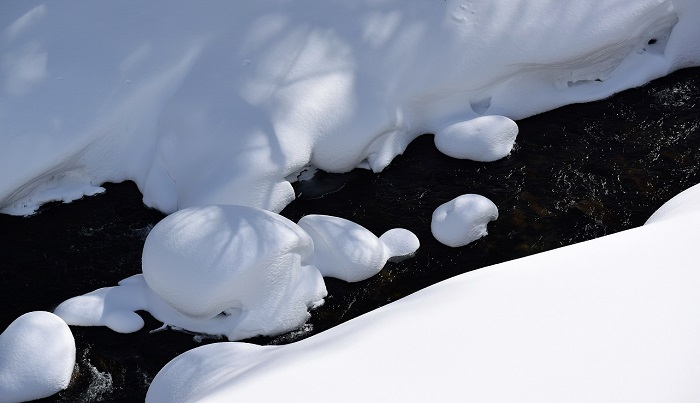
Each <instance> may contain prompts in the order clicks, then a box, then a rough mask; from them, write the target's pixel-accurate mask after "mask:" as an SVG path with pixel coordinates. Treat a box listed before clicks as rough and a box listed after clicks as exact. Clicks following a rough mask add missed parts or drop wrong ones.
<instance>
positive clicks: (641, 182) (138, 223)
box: [0, 69, 700, 402]
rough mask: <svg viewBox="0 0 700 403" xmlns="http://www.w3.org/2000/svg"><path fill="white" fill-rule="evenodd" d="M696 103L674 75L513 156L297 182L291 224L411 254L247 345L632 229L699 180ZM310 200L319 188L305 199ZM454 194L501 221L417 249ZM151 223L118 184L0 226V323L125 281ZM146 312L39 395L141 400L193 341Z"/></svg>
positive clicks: (421, 142) (428, 145)
mask: <svg viewBox="0 0 700 403" xmlns="http://www.w3.org/2000/svg"><path fill="white" fill-rule="evenodd" d="M698 93H700V72H698V70H697V69H694V70H686V71H682V72H679V73H676V74H674V75H672V76H670V77H668V78H664V79H661V80H658V81H655V82H654V83H652V84H651V85H649V86H646V87H644V88H641V89H636V90H631V91H627V92H624V93H622V94H619V95H617V96H615V97H613V98H610V99H608V100H605V101H601V102H596V103H588V104H582V105H573V106H569V107H565V108H562V109H559V110H556V111H552V112H548V113H544V114H541V115H538V116H535V117H533V118H530V119H526V120H522V121H519V122H518V123H519V125H520V128H521V137H520V141H519V142H518V147H517V149H516V151H515V152H514V153H513V154H512V155H511V157H509V158H507V159H504V160H500V161H497V162H493V163H474V162H470V161H460V160H454V159H451V158H448V157H445V156H444V155H442V154H441V153H440V152H439V151H438V150H436V149H435V148H434V146H433V145H432V139H431V138H430V136H426V137H421V138H419V139H418V140H417V141H416V142H415V143H414V144H412V145H411V146H409V148H408V149H407V152H406V153H405V154H404V155H403V156H401V157H399V158H398V159H397V160H396V161H395V162H394V164H393V165H391V166H390V167H389V168H388V169H387V170H385V171H384V172H382V173H381V174H379V175H374V174H372V173H370V172H367V171H363V170H359V171H356V172H354V173H352V174H346V175H336V176H333V175H320V176H318V177H317V181H316V182H314V186H315V187H314V188H312V187H310V183H306V184H303V185H304V186H299V187H298V191H300V192H305V194H302V195H301V196H300V198H299V200H297V201H295V202H294V203H292V204H291V205H290V206H289V207H288V208H287V209H285V210H284V211H283V214H285V215H286V216H287V217H289V218H290V219H292V220H298V219H299V218H300V217H301V216H303V215H304V214H310V213H323V214H332V215H337V216H342V217H347V218H352V219H353V220H355V221H357V222H359V223H361V224H363V225H365V226H367V227H368V228H370V229H372V230H373V231H375V232H377V233H381V232H382V231H383V230H386V229H388V228H390V227H391V226H392V225H394V223H395V222H397V221H399V220H401V222H402V223H403V224H404V225H406V226H407V228H409V229H411V230H412V231H414V232H416V234H418V236H419V238H420V239H421V241H422V247H421V249H420V251H419V254H418V255H417V256H416V257H415V258H413V259H409V260H405V261H403V262H400V263H389V264H388V265H387V267H385V268H384V270H383V271H382V272H380V273H379V274H378V275H377V276H375V277H373V278H371V279H369V280H366V281H364V282H361V283H354V284H348V283H345V282H342V281H331V280H328V281H327V286H328V291H329V297H328V298H327V299H326V303H325V305H324V306H322V307H321V308H319V309H317V310H316V311H314V312H313V313H312V318H311V320H310V322H309V325H308V326H306V327H304V328H303V329H302V331H298V332H292V333H290V334H285V335H281V336H278V337H273V338H258V339H255V340H254V341H255V342H256V343H261V344H284V343H288V342H291V341H295V340H300V339H303V338H304V337H308V336H311V335H314V334H317V333H319V332H321V331H323V330H324V329H328V328H331V327H332V326H334V325H336V324H338V323H342V322H345V321H347V320H349V319H351V318H354V317H356V316H358V315H361V314H363V313H366V312H368V311H370V310H372V309H376V308H377V307H379V306H382V305H385V304H387V303H389V302H391V301H394V300H396V299H399V298H401V297H403V296H405V295H407V294H409V293H411V292H414V291H416V290H419V289H421V288H424V287H426V286H428V285H430V284H433V283H435V282H437V281H440V280H442V279H446V278H449V277H452V276H454V275H458V274H460V273H463V272H465V271H469V270H473V269H476V268H479V267H483V266H485V265H489V264H495V263H498V262H502V261H504V260H509V259H514V258H518V257H523V256H527V255H530V254H532V253H536V252H540V251H544V250H549V249H552V248H557V247H559V246H563V245H567V244H570V243H573V242H580V241H583V240H586V239H590V238H593V237H598V236H601V235H605V234H610V233H613V232H616V231H620V230H623V229H626V228H630V227H631V226H638V225H641V224H643V223H644V221H645V220H646V219H647V218H648V216H649V215H650V214H651V213H652V212H653V211H654V210H655V209H656V208H658V207H659V206H660V205H661V204H662V203H663V202H664V201H665V200H668V199H669V198H671V197H672V196H673V195H675V194H676V193H678V192H680V191H681V190H683V189H684V188H686V187H689V186H691V185H693V184H694V183H698V182H700V175H698V170H699V169H698V167H699V166H700V164H698V161H700V136H699V135H698V130H700V127H698V126H699V125H698V124H697V121H698V117H699V116H700V104H699V103H698V101H697V95H696V94H698ZM611 134H612V137H611V136H610V135H611ZM561 150H565V152H564V153H563V154H562V153H561ZM560 155H561V157H560V158H554V157H555V156H560ZM608 161H615V163H614V164H613V165H605V164H604V163H605V162H608ZM670 177H673V178H675V180H674V181H670V180H668V179H667V178H670ZM550 183H558V184H561V186H549V185H548V184H550ZM298 185H302V184H298ZM513 189H517V191H515V192H514V191H513ZM313 190H317V191H319V192H332V193H328V194H326V195H325V197H323V198H315V197H317V196H318V194H314V193H313V192H312V191H313ZM465 190H468V191H475V192H478V193H481V194H484V195H487V196H488V197H489V198H491V199H492V200H494V202H495V203H496V204H497V205H499V206H500V217H499V220H497V221H495V222H493V223H491V224H490V226H489V235H488V236H487V237H486V238H483V239H481V240H480V241H477V242H475V243H473V244H470V245H468V246H467V247H463V248H457V249H452V248H448V247H445V246H443V245H441V244H439V243H438V242H437V241H435V240H433V239H431V238H432V236H431V234H430V230H429V226H430V216H431V214H432V212H433V209H434V208H435V207H436V206H438V205H439V204H441V203H443V202H445V201H447V200H450V199H451V198H453V197H455V196H457V195H459V194H461V193H463V192H464V191H465ZM509 206H510V207H509ZM161 218H162V215H161V214H159V213H158V212H157V211H153V210H148V209H145V208H144V207H143V206H142V205H141V202H140V194H139V193H138V191H137V190H136V188H135V186H133V184H121V185H108V186H107V192H106V193H105V194H103V195H98V196H95V197H91V198H85V199H83V200H80V201H76V202H74V203H71V204H54V205H51V206H47V208H46V209H45V210H44V211H43V212H42V213H40V214H38V215H36V216H33V217H28V218H22V217H11V216H0V228H2V231H0V237H2V242H3V245H6V248H3V249H2V250H0V254H2V256H3V262H5V263H4V266H3V272H2V273H3V276H4V277H3V281H4V283H3V284H4V286H3V294H2V295H1V296H0V299H1V300H2V301H3V303H4V304H5V306H6V309H4V310H3V313H2V316H0V320H1V323H2V324H1V325H0V327H3V328H4V327H5V326H7V325H8V324H9V323H10V322H11V321H12V320H14V319H15V318H16V317H18V316H19V315H21V314H23V313H24V312H26V311H30V310H52V309H53V307H55V305H57V304H58V303H60V302H61V301H63V300H65V299H67V298H70V297H72V296H75V295H80V294H83V293H86V292H89V291H92V290H94V289H96V288H99V287H103V286H112V285H115V284H116V282H117V281H119V280H121V279H122V278H125V277H128V276H130V275H132V274H136V273H138V272H139V271H140V258H141V248H142V247H143V240H144V237H145V234H146V232H147V231H148V229H149V227H150V226H151V225H153V224H154V223H155V222H157V221H158V220H160V219H161ZM145 318H146V322H147V323H146V328H145V329H144V330H143V331H141V332H138V333H135V334H128V335H119V334H115V333H113V332H112V331H111V330H108V329H105V328H81V327H73V328H72V330H73V332H74V335H75V337H76V343H77V345H78V354H77V363H78V367H79V369H80V374H81V376H80V377H79V378H77V381H76V383H75V384H74V385H73V386H72V387H71V388H70V389H69V390H68V391H65V392H62V393H61V394H59V395H56V396H55V397H54V399H55V400H59V401H66V402H68V401H70V402H74V401H90V400H91V399H92V400H94V399H95V398H97V397H100V396H102V397H103V398H105V399H106V400H108V401H109V400H116V401H118V400H124V399H129V400H139V399H142V398H143V396H144V395H145V392H146V389H147V386H148V382H149V381H150V379H151V378H152V377H153V376H155V374H156V372H158V370H160V368H161V367H162V366H163V365H165V364H166V363H167V362H168V361H169V360H170V359H171V358H173V357H175V356H176V355H177V354H180V353H182V352H184V351H187V350H189V349H192V348H194V347H197V346H199V345H201V344H200V343H198V342H194V341H193V337H192V336H191V335H188V334H184V333H179V332H174V331H164V332H157V333H152V334H149V330H152V329H156V328H158V327H159V326H160V324H159V323H158V322H157V321H155V320H153V319H151V318H149V317H148V316H145ZM435 338H436V340H440V335H439V334H437V335H436V336H435ZM212 341H215V340H204V341H203V343H205V344H206V343H211V342H212Z"/></svg>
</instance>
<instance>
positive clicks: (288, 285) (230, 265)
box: [55, 205, 419, 340]
mask: <svg viewBox="0 0 700 403" xmlns="http://www.w3.org/2000/svg"><path fill="white" fill-rule="evenodd" d="M307 231H308V232H307ZM385 241H386V242H385ZM418 246H419V241H418V238H417V237H416V236H415V235H414V234H413V233H412V232H410V231H408V230H405V229H400V228H395V229H392V230H389V231H387V232H386V233H385V234H383V235H382V236H381V237H379V238H378V237H377V236H375V235H374V234H373V233H371V232H370V231H369V230H367V229H366V228H364V227H362V226H360V225H358V224H356V223H354V222H351V221H348V220H345V219H342V218H339V217H331V216H322V215H308V216H305V217H303V218H302V219H301V220H299V224H295V223H293V222H292V221H290V220H288V219H286V218H284V217H282V216H280V215H279V214H276V213H272V212H269V211H266V210H261V209H257V208H254V207H245V206H230V205H214V206H205V207H190V208H187V209H183V210H180V211H178V212H176V213H173V214H171V215H169V216H168V217H166V218H164V219H163V220H162V221H160V222H159V223H158V224H156V225H155V226H154V227H153V229H152V230H151V232H150V233H149V234H148V236H147V238H146V242H145V245H144V249H143V258H142V269H143V275H136V276H132V277H129V278H127V279H124V280H122V281H121V282H120V283H119V285H118V286H116V287H105V288H101V289H98V290H95V291H93V292H91V293H88V294H85V295H81V296H77V297H74V298H71V299H69V300H66V301H64V302H63V303H61V304H60V305H59V306H58V307H57V308H56V310H55V313H56V315H58V316H60V317H61V318H62V319H63V320H65V321H66V323H68V324H70V325H77V326H107V327H109V328H110V329H112V330H114V331H117V332H121V333H130V332H135V331H137V330H139V329H141V328H142V327H143V325H144V321H143V319H142V318H141V317H140V316H139V315H138V314H137V313H136V311H139V310H145V311H148V312H150V313H151V314H152V315H153V316H154V317H155V318H156V319H158V320H160V321H162V322H163V323H164V324H166V325H169V326H172V327H174V328H181V329H186V330H189V331H192V332H197V333H205V334H210V335H225V336H226V337H227V338H228V339H229V340H241V339H245V338H249V337H253V336H257V335H275V334H279V333H283V332H286V331H290V330H294V329H296V328H298V327H300V326H301V325H302V324H304V322H306V320H307V319H308V318H309V312H308V311H309V309H312V308H315V307H317V306H319V305H321V304H322V303H323V298H324V297H325V296H326V294H327V292H326V286H325V283H324V282H323V278H322V275H324V276H332V277H336V278H340V279H342V280H345V281H360V280H365V279H367V278H369V277H371V276H373V275H375V274H377V273H378V272H379V271H380V270H381V269H382V268H383V267H384V265H385V264H386V262H387V260H388V259H389V258H392V257H396V256H399V257H404V256H408V255H411V254H412V253H414V252H415V251H416V249H418ZM317 267H318V269H317Z"/></svg>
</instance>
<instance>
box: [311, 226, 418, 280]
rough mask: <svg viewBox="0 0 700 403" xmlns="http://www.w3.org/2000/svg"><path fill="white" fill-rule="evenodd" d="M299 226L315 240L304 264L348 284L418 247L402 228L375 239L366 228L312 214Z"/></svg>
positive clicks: (371, 274) (374, 272) (367, 275)
mask: <svg viewBox="0 0 700 403" xmlns="http://www.w3.org/2000/svg"><path fill="white" fill-rule="evenodd" d="M298 224H299V226H300V227H301V228H303V229H304V231H306V232H307V233H308V234H309V235H310V236H311V238H312V239H313V240H314V253H313V255H311V256H310V257H309V259H308V260H307V262H308V263H309V264H312V265H314V266H316V268H318V270H319V271H320V272H321V273H322V274H323V276H324V277H335V278H338V279H341V280H345V281H350V282H353V281H361V280H365V279H367V278H370V277H372V276H374V275H375V274H377V273H379V271H380V270H381V269H382V268H383V267H384V265H385V264H386V262H387V260H388V259H389V258H391V257H394V256H406V255H410V254H412V253H414V252H415V251H416V250H417V249H418V246H419V241H418V238H417V237H416V236H415V235H414V234H413V233H412V232H410V231H408V230H405V229H402V228H394V229H393V230H389V231H387V232H386V233H385V234H384V235H382V236H381V237H379V238H377V236H376V235H374V234H373V233H372V232H371V231H369V230H368V229H367V228H365V227H363V226H361V225H359V224H357V223H354V222H352V221H349V220H346V219H344V218H340V217H333V216H327V215H317V214H311V215H307V216H304V217H302V218H301V219H300V220H299V223H298ZM385 241H386V242H385Z"/></svg>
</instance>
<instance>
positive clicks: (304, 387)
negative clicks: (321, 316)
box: [146, 204, 700, 402]
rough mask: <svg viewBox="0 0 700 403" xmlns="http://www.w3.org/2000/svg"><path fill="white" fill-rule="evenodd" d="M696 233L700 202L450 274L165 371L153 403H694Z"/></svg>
mask: <svg viewBox="0 0 700 403" xmlns="http://www.w3.org/2000/svg"><path fill="white" fill-rule="evenodd" d="M698 225H700V208H698V204H695V208H694V209H688V210H686V211H684V212H683V213H681V214H678V215H676V216H674V217H669V218H668V219H666V220H662V221H658V222H655V223H653V224H648V225H645V226H642V227H639V228H635V229H632V230H628V231H624V232H621V233H617V234H614V235H609V236H605V237H602V238H598V239H595V240H592V241H588V242H583V243H580V244H576V245H572V246H567V247H564V248H560V249H556V250H553V251H549V252H546V253H541V254H537V255H533V256H529V257H526V258H522V259H518V260H514V261H510V262H506V263H502V264H498V265H495V266H490V267H487V268H483V269H479V270H476V271H472V272H469V273H466V274H463V275H460V276H457V277H454V278H452V279H450V280H447V281H444V282H441V283H438V284H436V285H433V286H431V287H429V288H427V289H424V290H422V291H419V292H417V293H415V294H412V295H410V296H408V297H405V298H403V299H401V300H399V301H396V302H393V303H391V304H389V305H387V306H384V307H382V308H379V309H377V310H375V311H373V312H370V313H368V314H366V315H363V316H361V317H359V318H356V319H353V320H351V321H349V322H346V323H344V324H341V325H339V326H337V327H335V328H332V329H330V330H328V331H325V332H323V333H320V334H318V335H315V336H312V337H310V338H308V339H304V340H301V341H298V342H296V343H293V344H290V345H285V346H265V347H260V346H254V345H249V344H243V343H216V344H210V345H207V346H203V347H198V348H196V349H194V350H191V351H188V352H186V353H184V354H182V355H180V356H178V357H177V358H175V359H174V360H172V361H171V362H170V363H168V364H167V365H166V366H165V367H164V368H163V369H162V370H161V371H160V372H159V373H158V375H157V376H156V377H155V379H154V380H153V383H152V384H151V387H150V389H149V391H148V395H147V398H146V400H147V401H148V402H160V401H170V402H182V401H234V400H235V401H247V400H255V401H275V400H284V401H304V402H321V401H328V400H329V399H330V400H333V401H341V402H342V401H346V402H358V401H397V400H400V401H460V402H461V401H479V402H481V401H531V402H561V401H581V402H590V401H614V402H621V401H633V402H658V401H673V402H694V401H698V400H700V383H698V381H697V380H698V379H700V343H698V340H699V339H700V315H699V314H698V312H699V308H698V307H700V293H698V289H700V270H698V265H697V262H698V260H700V249H698V248H697V239H696V236H695V234H696V233H697V227H698ZM270 385H274V387H270Z"/></svg>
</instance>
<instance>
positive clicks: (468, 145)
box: [435, 115, 518, 162]
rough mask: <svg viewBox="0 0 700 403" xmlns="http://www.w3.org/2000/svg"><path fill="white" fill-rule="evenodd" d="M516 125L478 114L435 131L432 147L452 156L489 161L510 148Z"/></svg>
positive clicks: (515, 135) (503, 154) (513, 139)
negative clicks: (433, 145)
mask: <svg viewBox="0 0 700 403" xmlns="http://www.w3.org/2000/svg"><path fill="white" fill-rule="evenodd" d="M517 136H518V125H517V123H515V122H514V121H512V120H511V119H509V118H507V117H505V116H497V115H493V116H481V117H478V118H474V119H471V120H467V121H464V122H459V123H455V124H453V125H450V126H447V127H446V128H444V129H442V130H441V131H439V132H437V133H436V134H435V146H436V147H437V149H438V150H440V152H442V153H443V154H445V155H448V156H450V157H453V158H460V159H469V160H473V161H482V162H491V161H496V160H499V159H501V158H503V157H505V156H507V155H508V154H510V151H511V150H512V149H513V144H514V143H515V138H516V137H517Z"/></svg>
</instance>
